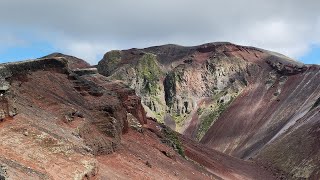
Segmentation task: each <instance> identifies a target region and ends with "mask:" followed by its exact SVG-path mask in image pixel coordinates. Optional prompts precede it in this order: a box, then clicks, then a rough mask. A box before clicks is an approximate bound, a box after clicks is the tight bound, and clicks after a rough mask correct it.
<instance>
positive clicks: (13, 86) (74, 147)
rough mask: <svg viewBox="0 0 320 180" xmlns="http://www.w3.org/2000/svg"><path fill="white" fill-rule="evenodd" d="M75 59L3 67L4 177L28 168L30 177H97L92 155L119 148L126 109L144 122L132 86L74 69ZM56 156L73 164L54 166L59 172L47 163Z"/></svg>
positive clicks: (0, 101)
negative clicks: (6, 168)
mask: <svg viewBox="0 0 320 180" xmlns="http://www.w3.org/2000/svg"><path fill="white" fill-rule="evenodd" d="M73 60H74V59H71V60H70V59H68V57H52V58H51V57H47V58H42V59H38V60H32V61H24V62H17V63H7V64H2V65H0V74H1V78H3V79H2V82H1V84H2V89H1V90H0V91H1V97H0V115H1V122H0V128H1V129H2V131H1V135H0V136H1V145H0V146H1V148H0V154H1V156H0V164H4V165H5V166H6V167H8V168H9V169H8V171H7V172H6V174H5V173H4V171H3V170H2V169H3V168H2V166H1V170H0V175H1V178H2V177H7V176H8V177H9V178H11V179H25V178H26V177H27V176H26V175H27V172H32V173H33V174H32V175H31V176H30V177H29V178H31V179H38V178H39V179H71V178H73V179H84V178H90V177H93V176H95V175H96V174H97V162H96V160H95V159H94V158H93V156H92V155H103V154H110V153H112V152H114V151H115V150H117V148H118V147H119V145H120V142H121V137H122V134H123V133H126V132H128V121H127V113H128V112H130V113H132V114H133V116H134V117H136V118H137V119H139V121H140V122H141V124H143V123H145V122H146V117H145V111H144V109H143V108H142V105H141V103H140V98H139V97H137V96H136V95H135V93H132V90H131V89H128V88H125V87H124V85H121V84H119V83H116V82H109V81H106V80H105V77H104V76H101V75H99V74H94V73H92V72H90V73H80V74H79V73H75V72H74V70H73V69H71V68H69V67H70V66H73V67H78V65H77V64H76V63H78V62H75V61H73ZM70 63H71V65H70ZM80 63H82V62H81V61H80ZM75 71H76V72H79V70H78V69H77V70H75ZM102 82H103V83H102ZM99 83H100V84H99ZM115 87H118V88H115ZM122 87H123V88H122ZM136 107H137V108H136ZM13 116H15V117H13ZM140 118H141V119H140ZM17 134H18V135H17ZM11 146H12V147H15V148H14V149H11ZM9 149H11V150H9ZM60 156H61V157H60ZM66 157H67V158H69V160H68V161H67V160H64V159H65V158H66ZM19 158H25V159H26V161H27V162H24V161H20V160H19ZM34 158H36V159H34ZM70 159H75V160H76V161H77V163H74V162H73V161H71V160H70ZM53 160H55V161H60V163H62V164H63V165H64V166H70V167H68V168H65V169H61V168H62V167H60V166H56V168H58V169H59V168H60V169H59V171H60V172H59V173H60V174H59V175H56V170H58V169H55V168H53V169H52V166H50V165H49V164H50V161H53ZM29 167H30V168H29ZM39 167H44V169H41V170H40V169H39ZM74 170H76V171H77V172H73V171H74Z"/></svg>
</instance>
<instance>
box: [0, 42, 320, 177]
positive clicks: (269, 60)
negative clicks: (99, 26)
mask: <svg viewBox="0 0 320 180" xmlns="http://www.w3.org/2000/svg"><path fill="white" fill-rule="evenodd" d="M319 70H320V67H319V66H318V65H304V64H302V63H299V62H297V61H294V60H292V59H290V58H288V57H285V56H283V55H280V54H277V53H274V52H270V51H266V50H262V49H258V48H253V47H244V46H238V45H234V44H231V43H209V44H204V45H200V46H195V47H183V46H177V45H164V46H156V47H150V48H145V49H129V50H123V51H115V50H114V51H110V52H108V53H106V54H105V56H104V57H103V59H102V60H101V61H100V62H99V63H98V65H96V66H90V65H89V64H88V63H86V62H85V61H83V60H81V59H79V58H76V57H73V56H68V55H64V54H60V53H54V54H50V55H48V56H45V57H42V58H39V59H35V60H29V61H23V62H16V63H6V64H1V65H0V91H1V92H0V93H1V96H0V99H1V101H0V104H1V108H0V118H1V121H0V129H1V131H0V134H1V135H0V138H1V141H0V152H1V153H0V179H303V178H306V179H318V178H319V177H320V168H319V167H320V163H319V162H320V153H319V151H318V149H319V144H320V143H319V137H320V134H319V132H320V130H319V129H320V113H319V112H320V105H319V104H320V99H319V97H320V87H319V84H320V75H319Z"/></svg>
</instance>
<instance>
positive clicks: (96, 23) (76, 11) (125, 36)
mask: <svg viewBox="0 0 320 180" xmlns="http://www.w3.org/2000/svg"><path fill="white" fill-rule="evenodd" d="M319 7H320V1H318V0H308V1H300V0H282V1H278V0H269V1H264V0H242V1H238V0H228V1H218V0H198V1H192V0H162V1H150V0H136V1H131V0H108V1H104V0H95V1H91V2H88V1H81V0H80V1H79V0H68V1H65V0H55V1H43V0H29V1H22V0H3V1H1V6H0V22H1V23H0V28H2V27H11V28H15V29H20V30H21V31H23V30H29V31H33V30H34V31H37V34H38V35H39V36H41V38H40V39H43V40H44V41H48V42H50V43H52V44H54V45H55V46H56V47H57V48H58V49H61V51H62V52H64V53H68V54H72V55H76V56H79V57H81V58H84V59H87V60H88V61H90V63H96V62H97V60H99V59H101V57H102V54H104V53H105V52H106V51H109V50H110V49H126V48H133V47H147V46H151V45H159V44H163V43H175V44H181V45H197V44H201V43H206V42H213V41H230V42H234V43H240V44H243V45H251V46H256V47H260V48H264V49H269V50H273V51H277V52H280V53H284V54H285V55H288V56H291V57H294V58H298V57H300V56H301V55H303V54H304V53H306V52H308V51H309V48H310V47H311V45H312V44H320V36H319V34H320V13H319V10H318V8H319ZM43 34H49V35H43ZM52 34H54V36H53V35H52ZM0 40H1V38H0ZM9 41H11V40H9ZM28 41H32V38H29V39H28ZM3 42H4V41H3ZM12 42H14V40H12ZM2 44H4V43H2ZM3 46H6V45H5V44H4V45H3Z"/></svg>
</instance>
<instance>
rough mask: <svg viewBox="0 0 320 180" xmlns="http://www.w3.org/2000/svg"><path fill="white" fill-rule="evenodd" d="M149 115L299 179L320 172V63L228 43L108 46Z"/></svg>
mask: <svg viewBox="0 0 320 180" xmlns="http://www.w3.org/2000/svg"><path fill="white" fill-rule="evenodd" d="M97 68H98V72H99V73H100V74H102V75H105V76H107V78H108V79H109V80H119V81H121V82H123V83H124V84H126V85H128V86H129V87H130V88H133V89H135V91H136V93H137V95H138V96H140V97H141V99H142V103H143V106H144V108H145V110H146V112H147V115H148V116H150V117H153V118H156V119H157V120H158V121H159V122H163V123H165V124H166V125H167V126H169V127H170V128H171V129H173V130H176V131H178V132H180V133H182V134H183V135H184V136H186V137H188V138H190V139H193V140H196V141H199V142H200V143H201V144H204V145H206V147H210V148H212V149H215V150H217V151H220V152H222V153H225V154H228V155H231V156H233V157H236V158H240V159H244V160H248V159H250V160H254V161H256V162H260V163H262V164H270V165H271V166H273V167H275V168H276V169H279V170H281V171H283V172H284V173H285V174H287V176H288V177H291V178H298V179H299V178H307V179H310V178H311V179H317V178H318V177H319V176H320V168H319V167H320V154H319V151H317V149H318V144H320V142H319V137H320V134H319V125H320V117H319V116H320V113H319V109H320V107H319V98H320V87H319V86H320V73H319V71H320V66H319V65H305V64H303V63H300V62H298V61H295V60H293V59H290V58H288V57H286V56H284V55H281V54H278V53H275V52H271V51H267V50H263V49H259V48H254V47H246V46H239V45H235V44H232V43H227V42H219V43H208V44H203V45H200V46H193V47H184V46H179V45H171V44H169V45H163V46H155V47H150V48H145V49H129V50H122V51H119V50H114V51H110V52H107V53H106V54H105V55H104V57H103V59H102V60H101V61H100V62H99V63H98V65H97Z"/></svg>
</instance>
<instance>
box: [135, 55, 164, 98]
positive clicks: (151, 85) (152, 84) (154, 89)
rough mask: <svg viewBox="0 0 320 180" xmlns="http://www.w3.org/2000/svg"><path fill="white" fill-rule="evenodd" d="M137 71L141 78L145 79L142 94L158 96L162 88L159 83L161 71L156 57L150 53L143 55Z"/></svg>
mask: <svg viewBox="0 0 320 180" xmlns="http://www.w3.org/2000/svg"><path fill="white" fill-rule="evenodd" d="M137 71H138V75H139V77H140V78H142V79H143V86H144V88H143V92H142V93H146V94H151V95H157V93H158V90H159V88H160V87H159V85H158V83H159V80H160V76H161V69H160V68H159V66H158V63H157V58H156V56H155V55H153V54H150V53H147V54H145V55H143V56H142V57H141V58H140V60H139V62H138V65H137Z"/></svg>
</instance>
